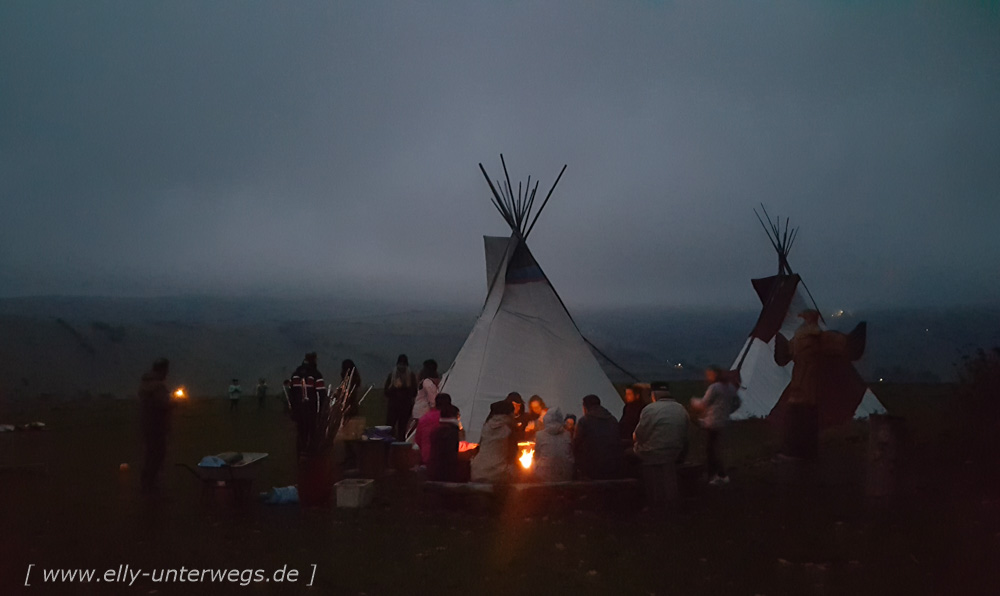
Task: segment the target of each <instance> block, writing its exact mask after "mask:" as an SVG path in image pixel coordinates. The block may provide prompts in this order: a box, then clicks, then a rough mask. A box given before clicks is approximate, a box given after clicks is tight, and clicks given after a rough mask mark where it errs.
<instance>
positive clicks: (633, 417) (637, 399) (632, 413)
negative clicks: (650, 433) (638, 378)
mask: <svg viewBox="0 0 1000 596" xmlns="http://www.w3.org/2000/svg"><path fill="white" fill-rule="evenodd" d="M645 407H646V404H644V403H643V402H642V394H641V392H640V389H639V387H637V386H635V385H633V386H632V387H626V388H625V407H624V408H622V417H621V419H620V420H619V421H618V432H619V434H620V436H621V439H622V443H623V444H624V445H626V446H628V447H631V446H632V433H634V432H635V427H636V425H637V424H639V415H640V414H641V413H642V410H643V408H645Z"/></svg>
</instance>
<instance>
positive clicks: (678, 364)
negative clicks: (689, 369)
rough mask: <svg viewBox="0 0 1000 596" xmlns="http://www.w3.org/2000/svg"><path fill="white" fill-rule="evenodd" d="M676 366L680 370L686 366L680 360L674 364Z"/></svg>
mask: <svg viewBox="0 0 1000 596" xmlns="http://www.w3.org/2000/svg"><path fill="white" fill-rule="evenodd" d="M674 368H676V369H678V370H680V369H682V368H684V365H683V364H681V363H680V362H678V363H677V364H675V365H674Z"/></svg>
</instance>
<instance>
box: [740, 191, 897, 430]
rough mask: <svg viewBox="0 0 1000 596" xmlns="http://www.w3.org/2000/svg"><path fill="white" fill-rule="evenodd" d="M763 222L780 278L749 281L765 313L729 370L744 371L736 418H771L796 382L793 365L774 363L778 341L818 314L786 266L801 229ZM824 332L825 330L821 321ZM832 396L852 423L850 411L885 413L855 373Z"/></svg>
mask: <svg viewBox="0 0 1000 596" xmlns="http://www.w3.org/2000/svg"><path fill="white" fill-rule="evenodd" d="M762 210H763V206H762ZM754 213H756V210H755V211H754ZM764 216H765V218H767V223H766V224H765V223H764V219H763V218H761V217H760V215H759V214H757V219H758V220H760V223H761V225H762V226H764V231H765V232H766V233H767V237H768V239H769V240H770V241H771V245H772V246H773V247H774V250H775V251H776V252H777V254H778V274H777V275H774V276H771V277H764V278H760V279H753V280H751V283H752V284H753V288H754V290H755V291H756V292H757V296H758V297H759V298H760V301H761V304H762V309H761V312H760V316H759V317H758V318H757V324H756V325H755V326H754V328H753V331H751V332H750V337H749V338H747V341H746V343H745V344H744V346H743V349H742V350H741V351H740V354H739V356H738V357H737V358H736V361H735V362H734V363H733V366H732V367H731V370H738V371H740V377H741V385H742V387H741V389H740V398H741V399H742V405H741V406H740V409H739V410H737V412H736V413H735V414H734V418H752V417H761V418H763V417H766V416H768V415H770V414H772V411H773V410H775V406H777V405H778V402H779V400H780V398H781V396H782V393H783V392H784V391H785V387H787V386H788V382H789V381H790V380H791V378H792V366H793V364H792V363H788V364H787V365H785V366H778V365H777V364H776V363H775V361H774V346H775V336H776V335H777V334H778V333H781V335H783V336H784V337H785V338H791V337H792V336H794V335H795V330H796V329H797V328H798V327H799V324H800V323H801V322H802V320H801V319H799V317H798V315H799V313H801V312H803V311H805V310H809V309H814V310H817V311H819V308H818V307H817V306H816V302H815V301H814V300H813V297H812V295H811V294H810V293H809V289H808V288H807V287H806V285H805V282H803V281H802V278H801V277H799V276H798V275H797V274H795V273H794V272H792V267H791V266H790V265H789V264H788V253H789V251H790V250H791V248H792V244H794V242H795V238H796V237H797V235H798V229H797V228H796V229H789V224H788V219H787V218H786V219H785V222H784V228H783V229H782V225H781V219H780V218H777V219H775V221H771V219H770V216H769V215H768V214H767V211H766V210H764ZM820 327H821V328H823V329H826V324H825V322H824V321H823V320H822V318H821V319H820ZM862 332H863V329H862ZM833 395H834V397H833V398H832V399H834V400H836V401H837V402H838V403H837V404H836V406H837V408H841V409H842V408H844V407H846V408H850V409H848V410H847V417H848V418H849V417H850V416H849V414H850V411H851V410H852V409H853V410H854V416H855V417H856V418H864V417H867V416H869V415H871V414H882V413H885V408H884V407H883V406H882V404H881V403H879V401H878V398H876V397H875V394H874V393H872V391H871V389H869V388H868V386H867V385H866V384H865V382H864V381H863V380H862V378H861V375H859V374H858V372H857V370H855V369H854V368H853V367H851V368H850V370H849V371H847V372H846V374H844V375H841V378H840V379H838V383H837V388H836V391H835V392H834V393H833ZM830 405H833V404H830Z"/></svg>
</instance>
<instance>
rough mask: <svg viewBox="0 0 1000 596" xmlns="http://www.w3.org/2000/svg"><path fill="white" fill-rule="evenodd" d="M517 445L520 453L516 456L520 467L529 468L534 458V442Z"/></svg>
mask: <svg viewBox="0 0 1000 596" xmlns="http://www.w3.org/2000/svg"><path fill="white" fill-rule="evenodd" d="M517 446H518V447H520V448H521V455H520V456H519V457H518V458H517V460H518V461H519V462H521V467H522V468H524V469H525V470H530V469H531V463H532V461H533V460H534V459H535V444H534V443H530V442H528V443H518V444H517Z"/></svg>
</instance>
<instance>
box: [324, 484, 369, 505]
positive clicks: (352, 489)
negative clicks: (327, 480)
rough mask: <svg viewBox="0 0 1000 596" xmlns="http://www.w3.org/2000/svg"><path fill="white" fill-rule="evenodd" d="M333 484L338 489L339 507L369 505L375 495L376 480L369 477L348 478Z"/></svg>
mask: <svg viewBox="0 0 1000 596" xmlns="http://www.w3.org/2000/svg"><path fill="white" fill-rule="evenodd" d="M333 486H334V488H336V489H337V507H348V508H352V509H358V508H361V507H367V506H368V505H369V504H371V502H372V497H373V496H374V495H375V481H374V480H371V479H368V478H348V479H345V480H341V481H340V482H338V483H337V484H334V485H333Z"/></svg>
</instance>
